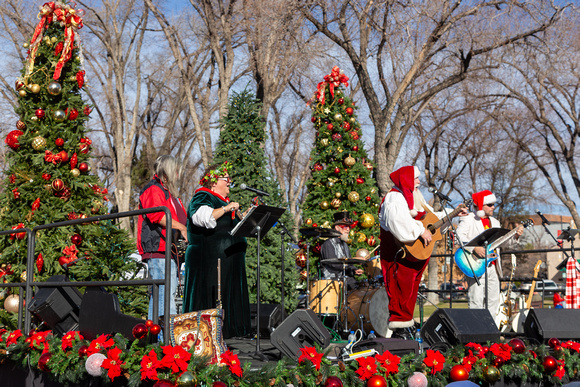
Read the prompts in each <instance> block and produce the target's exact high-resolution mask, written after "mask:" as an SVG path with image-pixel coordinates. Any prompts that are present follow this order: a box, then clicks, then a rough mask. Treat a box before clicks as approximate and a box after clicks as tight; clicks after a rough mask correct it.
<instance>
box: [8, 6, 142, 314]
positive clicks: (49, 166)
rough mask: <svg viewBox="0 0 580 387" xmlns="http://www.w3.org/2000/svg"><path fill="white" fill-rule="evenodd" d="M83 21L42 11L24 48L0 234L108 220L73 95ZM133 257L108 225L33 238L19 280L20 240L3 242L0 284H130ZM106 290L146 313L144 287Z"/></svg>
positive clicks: (80, 77) (73, 13)
mask: <svg viewBox="0 0 580 387" xmlns="http://www.w3.org/2000/svg"><path fill="white" fill-rule="evenodd" d="M70 4H72V3H70ZM82 16H83V12H82V11H81V10H75V9H74V8H73V7H72V6H71V5H69V3H68V2H65V3H62V2H50V3H46V4H44V6H43V7H42V9H41V11H40V13H39V15H38V18H39V19H40V21H39V23H38V25H37V26H36V29H35V31H34V34H33V36H32V38H31V39H30V42H26V43H24V44H23V46H24V48H25V49H27V54H28V56H27V60H26V63H25V65H24V68H23V69H22V72H21V76H20V77H18V78H17V80H16V93H17V95H18V97H17V98H18V105H17V107H16V109H15V112H16V115H17V116H18V117H19V119H18V120H17V122H16V123H15V124H16V129H14V130H12V131H11V132H9V133H8V135H7V136H6V138H5V143H6V145H7V146H8V147H9V148H10V151H9V152H8V154H7V157H6V159H7V169H6V171H5V175H6V176H5V179H4V190H3V192H2V194H1V196H0V229H1V230H10V229H15V228H22V227H28V228H30V229H32V228H34V227H35V226H38V225H42V224H48V223H54V222H61V221H66V220H72V219H79V218H88V217H91V216H96V215H102V214H106V213H107V212H108V205H107V204H108V203H107V201H108V199H107V194H108V192H107V188H105V187H103V186H102V185H101V184H100V182H99V179H98V178H97V176H95V175H92V174H90V171H91V167H90V154H91V143H92V141H91V140H90V138H89V137H88V133H87V128H86V123H87V121H88V119H89V114H90V112H91V107H90V106H89V105H88V104H87V103H86V102H85V101H84V99H83V95H82V90H83V88H85V87H86V84H85V71H84V70H83V66H82V57H81V47H80V40H79V39H78V35H77V34H78V30H79V29H81V28H82V26H83V21H82ZM134 250H135V242H134V241H133V240H131V239H130V238H129V237H128V234H127V233H126V232H125V231H124V230H120V229H118V228H117V227H116V226H115V225H113V224H111V223H106V222H95V223H89V224H81V225H75V226H68V227H60V228H53V229H47V230H42V231H40V232H39V233H38V234H37V237H36V245H35V251H34V256H35V260H36V262H35V265H34V273H26V256H27V240H26V233H18V234H11V235H9V236H1V237H0V264H1V268H2V269H1V271H0V276H1V277H2V280H3V281H4V282H21V281H25V280H26V276H28V275H31V274H34V281H44V280H46V279H48V278H49V277H50V276H52V275H56V274H67V275H68V277H69V279H70V280H71V281H75V280H76V281H89V280H94V281H99V280H119V279H122V278H131V277H133V276H134V275H135V274H136V273H137V271H138V269H139V267H138V265H137V263H136V262H135V261H134V260H133V259H131V258H130V257H129V254H130V253H131V252H133V251H134ZM12 289H15V290H13V293H18V291H17V290H16V289H17V288H12ZM109 290H110V291H115V292H116V293H117V294H118V296H119V301H120V304H121V309H122V310H123V312H125V313H129V314H133V315H142V314H143V313H145V311H146V305H147V297H146V290H147V289H146V287H132V288H126V287H120V288H118V289H109ZM4 295H6V294H4ZM16 296H17V295H16V294H14V295H12V300H14V297H16ZM8 309H10V311H7V310H6V309H1V310H0V320H2V321H0V325H1V324H2V323H4V324H10V322H12V323H13V322H14V321H15V319H16V316H15V315H14V314H13V313H11V311H13V308H8Z"/></svg>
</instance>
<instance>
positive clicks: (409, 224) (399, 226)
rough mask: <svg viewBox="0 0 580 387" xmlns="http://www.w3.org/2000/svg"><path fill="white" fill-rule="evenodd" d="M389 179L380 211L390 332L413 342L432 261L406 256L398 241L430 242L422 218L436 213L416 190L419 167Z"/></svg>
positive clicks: (398, 173) (394, 335)
mask: <svg viewBox="0 0 580 387" xmlns="http://www.w3.org/2000/svg"><path fill="white" fill-rule="evenodd" d="M390 178H391V180H392V182H393V183H394V184H395V186H394V187H393V189H392V190H391V191H390V192H389V193H388V194H387V195H386V196H385V198H384V199H383V203H382V204H381V207H380V209H379V222H380V224H381V245H380V251H381V267H382V270H383V278H384V281H385V288H386V290H387V295H388V296H389V329H391V330H392V331H393V334H392V337H395V338H402V339H408V340H413V338H414V334H415V330H416V329H415V320H414V319H413V312H414V310H415V302H416V301H417V294H418V292H419V284H420V283H421V277H422V276H423V271H425V268H426V267H427V264H428V263H429V259H426V260H418V259H416V258H414V257H413V256H411V255H410V254H408V253H407V254H406V255H405V253H404V251H403V249H402V248H401V244H400V243H399V242H413V241H415V240H417V239H418V238H421V239H422V241H423V243H424V244H425V245H427V244H429V243H431V240H432V238H433V235H432V234H431V232H430V231H429V230H427V229H426V228H425V227H424V226H423V223H421V221H420V220H419V219H421V218H422V217H423V216H424V215H425V209H427V210H429V211H430V212H433V208H431V206H429V205H428V204H427V203H426V202H425V199H424V198H423V195H422V194H421V192H420V191H419V190H418V189H417V187H419V185H420V184H421V181H420V180H419V169H418V168H417V167H414V166H406V167H402V168H399V169H397V170H396V171H394V172H393V173H391V174H390ZM466 213H467V211H465V212H464V213H463V214H466ZM434 214H435V215H436V216H438V217H439V218H442V217H443V216H445V213H444V212H434Z"/></svg>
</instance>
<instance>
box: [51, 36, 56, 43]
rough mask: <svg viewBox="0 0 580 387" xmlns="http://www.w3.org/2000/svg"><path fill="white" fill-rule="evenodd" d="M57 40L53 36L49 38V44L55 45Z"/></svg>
mask: <svg viewBox="0 0 580 387" xmlns="http://www.w3.org/2000/svg"><path fill="white" fill-rule="evenodd" d="M57 40H58V38H57V37H56V36H53V37H52V38H50V42H51V43H56V41H57Z"/></svg>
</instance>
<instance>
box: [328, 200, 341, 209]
mask: <svg viewBox="0 0 580 387" xmlns="http://www.w3.org/2000/svg"><path fill="white" fill-rule="evenodd" d="M341 204H342V201H341V200H340V199H332V201H331V202H330V205H331V206H332V208H338V207H340V205H341Z"/></svg>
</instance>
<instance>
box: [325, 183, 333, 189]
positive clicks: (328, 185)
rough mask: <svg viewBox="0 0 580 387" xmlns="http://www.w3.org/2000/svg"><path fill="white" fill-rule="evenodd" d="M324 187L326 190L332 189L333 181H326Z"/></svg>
mask: <svg viewBox="0 0 580 387" xmlns="http://www.w3.org/2000/svg"><path fill="white" fill-rule="evenodd" d="M326 186H327V187H328V188H332V187H334V182H333V181H327V182H326Z"/></svg>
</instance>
